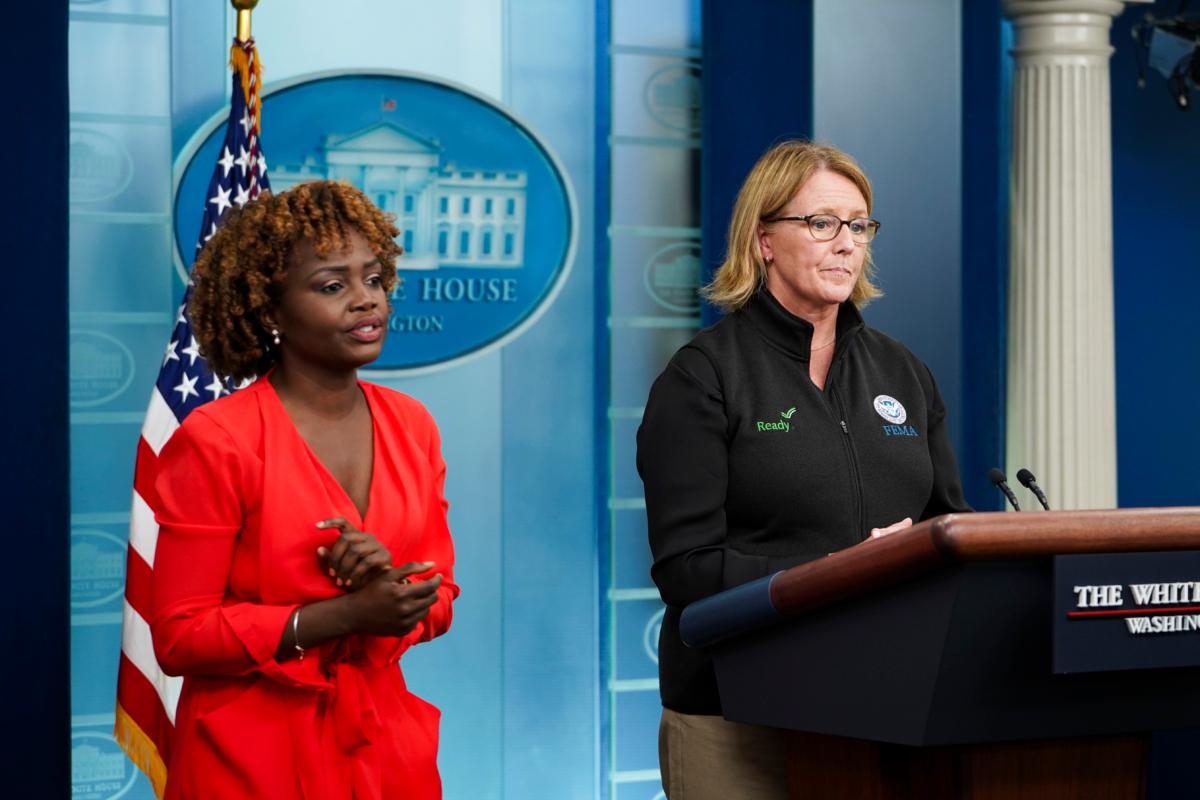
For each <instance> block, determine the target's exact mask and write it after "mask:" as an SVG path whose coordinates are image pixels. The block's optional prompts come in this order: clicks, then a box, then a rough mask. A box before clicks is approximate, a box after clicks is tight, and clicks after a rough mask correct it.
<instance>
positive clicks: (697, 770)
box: [658, 708, 788, 800]
mask: <svg viewBox="0 0 1200 800" xmlns="http://www.w3.org/2000/svg"><path fill="white" fill-rule="evenodd" d="M658 763H659V766H660V767H661V769H662V781H663V790H664V791H665V792H666V795H667V798H668V800H737V799H738V798H747V800H750V799H751V798H752V800H787V797H788V775H787V744H786V740H785V739H784V733H783V732H782V731H779V730H776V729H774V728H762V727H759V726H757V725H743V724H742V723H740V722H730V721H729V720H727V719H725V718H724V717H718V716H708V715H701V714H680V713H679V712H677V711H671V710H670V709H668V708H664V709H663V715H662V721H661V722H660V723H659V726H658Z"/></svg>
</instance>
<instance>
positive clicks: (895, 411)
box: [874, 394, 908, 425]
mask: <svg viewBox="0 0 1200 800" xmlns="http://www.w3.org/2000/svg"><path fill="white" fill-rule="evenodd" d="M874 404H875V413H876V414H878V415H879V416H881V417H883V420H884V422H890V423H892V424H893V425H903V424H904V421H905V420H906V419H908V412H907V411H905V410H904V406H903V405H901V404H900V401H899V400H897V399H896V398H894V397H889V396H888V395H886V394H881V395H879V396H878V397H876V398H875V402H874Z"/></svg>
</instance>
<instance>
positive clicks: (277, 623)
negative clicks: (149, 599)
mask: <svg viewBox="0 0 1200 800" xmlns="http://www.w3.org/2000/svg"><path fill="white" fill-rule="evenodd" d="M359 385H360V386H361V388H362V391H363V394H364V395H365V396H366V398H367V402H368V405H369V406H370V408H371V416H372V420H373V424H374V458H375V460H374V469H373V473H372V478H371V488H370V494H369V503H368V506H367V514H366V517H365V518H364V517H362V516H361V515H360V514H359V513H358V510H357V508H356V507H355V505H354V503H353V502H352V501H351V500H350V498H349V496H348V495H347V494H346V492H345V490H343V489H342V487H341V485H340V484H339V483H338V482H337V481H336V480H335V479H334V477H333V476H332V475H331V474H330V473H329V471H328V470H326V469H325V467H324V465H322V464H321V462H320V461H318V460H317V458H316V456H315V455H314V454H313V452H312V451H311V450H310V449H309V447H308V445H307V444H306V443H305V441H304V439H303V438H302V437H301V436H300V434H299V432H298V431H297V430H296V428H295V426H294V425H293V424H292V421H291V419H290V417H288V414H287V412H286V411H285V410H284V407H283V404H282V403H281V402H280V400H279V396H278V395H276V393H275V390H274V388H273V387H272V386H271V384H270V383H269V382H268V381H266V380H260V381H258V382H256V383H254V384H253V385H251V386H249V387H247V388H246V389H243V390H242V391H239V392H237V393H236V394H234V395H232V396H230V397H226V398H223V399H221V400H218V401H217V402H214V403H210V404H208V405H206V406H203V407H201V408H200V409H198V410H196V411H194V412H193V413H192V414H191V415H189V416H188V418H187V420H186V421H185V422H184V424H183V425H182V426H181V427H180V428H179V430H178V431H176V432H175V434H174V436H172V437H171V439H170V441H169V442H168V443H167V445H166V446H165V447H164V448H163V449H162V452H161V454H160V458H159V473H158V480H157V483H156V489H157V494H158V498H157V502H156V503H155V516H156V519H157V520H158V524H159V526H160V528H159V534H158V544H157V549H156V552H155V554H154V584H153V587H154V600H153V613H152V621H151V629H152V632H153V636H154V649H155V653H156V655H157V656H158V661H159V664H161V665H162V668H163V670H164V671H166V672H167V673H168V674H173V675H183V676H184V682H183V690H182V694H181V696H180V698H179V707H178V710H177V712H176V716H175V734H174V739H173V740H172V747H171V754H170V764H169V765H168V771H167V774H168V780H167V789H166V797H167V798H168V800H171V799H173V798H180V799H181V800H182V799H183V798H214V797H220V798H255V800H273V799H274V798H279V799H280V800H285V799H286V800H291V799H292V798H296V799H297V800H298V799H299V798H307V800H351V798H353V799H354V800H366V799H368V798H369V799H370V800H376V799H377V798H396V797H404V798H440V797H441V781H440V778H439V777H438V772H437V737H438V717H439V714H440V712H438V710H437V709H436V708H434V707H433V706H432V705H430V704H429V703H426V702H425V701H423V700H421V699H420V698H418V697H417V696H416V695H413V694H411V693H409V691H408V689H407V688H406V687H405V684H404V678H403V675H402V674H401V672H400V669H399V667H398V665H397V664H396V662H397V661H398V659H399V658H400V656H401V655H402V654H403V653H404V651H405V650H407V649H408V648H409V647H411V646H412V645H414V644H416V643H417V642H423V641H428V640H430V639H432V638H434V637H435V636H440V635H441V634H443V633H445V632H446V629H447V628H449V627H450V617H451V602H452V601H453V600H454V598H455V597H457V596H458V591H459V590H458V587H457V586H456V585H455V584H454V576H453V572H452V565H453V561H454V551H453V546H452V544H451V541H450V533H449V530H448V528H447V525H446V500H445V497H444V495H443V491H442V487H443V483H444V479H445V473H446V467H445V464H444V462H443V461H442V455H441V443H440V439H439V437H438V432H437V427H436V425H435V424H434V421H433V418H432V417H431V416H430V415H429V412H428V411H426V410H425V408H424V407H423V406H422V405H421V404H420V403H418V402H417V401H415V400H413V399H412V398H410V397H407V396H406V395H403V394H400V393H398V392H394V391H391V390H389V389H384V388H382V387H379V386H374V385H372V384H369V383H360V384H359ZM335 516H342V517H345V518H346V519H347V520H349V521H350V522H352V523H353V524H354V525H355V526H356V527H357V528H359V529H360V530H363V531H367V532H369V533H371V534H373V535H374V536H375V537H376V538H378V539H379V541H380V542H382V543H383V544H384V545H385V546H386V547H387V548H388V549H389V550H390V551H391V554H392V563H394V564H396V565H400V564H404V563H407V562H409V561H433V562H435V563H436V567H435V568H434V570H433V571H431V572H429V573H427V574H426V575H422V576H420V577H422V578H424V577H431V576H432V575H433V574H434V572H440V573H441V574H442V575H443V576H444V578H443V583H442V585H441V586H440V587H439V588H438V599H437V602H436V603H435V604H434V605H433V606H432V607H431V608H430V609H429V615H428V616H427V617H425V619H424V620H423V621H422V622H421V624H420V625H418V626H417V627H416V629H414V630H413V631H412V632H411V633H409V634H408V635H407V636H404V637H403V638H394V637H381V636H367V635H354V636H348V637H346V638H344V639H340V640H333V641H330V642H326V643H325V644H323V645H320V646H315V647H312V648H309V649H308V650H306V655H305V657H304V659H303V660H301V659H295V658H293V659H288V660H285V661H283V662H278V661H276V660H275V651H276V649H277V647H278V646H279V641H280V638H281V637H282V636H283V635H284V628H285V626H286V625H287V623H288V620H289V617H290V616H291V613H292V611H293V610H294V609H295V608H296V607H297V606H299V605H303V604H306V603H311V602H314V601H317V600H323V599H326V598H330V597H334V596H336V595H338V594H340V593H341V592H342V590H341V589H339V588H338V587H337V586H335V584H334V583H333V581H332V579H331V578H330V577H329V575H328V572H326V571H324V569H323V567H322V564H321V563H320V561H319V560H318V557H317V547H319V546H321V545H324V546H326V547H328V546H331V545H332V544H333V542H334V541H336V539H337V537H338V534H339V532H338V531H337V530H319V529H318V528H317V527H316V523H317V522H318V521H319V520H323V519H327V518H329V517H335ZM301 626H303V617H301ZM289 635H290V634H289Z"/></svg>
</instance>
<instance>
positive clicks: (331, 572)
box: [329, 569, 337, 578]
mask: <svg viewBox="0 0 1200 800" xmlns="http://www.w3.org/2000/svg"><path fill="white" fill-rule="evenodd" d="M335 575H337V573H336V572H334V571H333V570H332V569H331V570H329V577H331V578H332V577H334V576H335Z"/></svg>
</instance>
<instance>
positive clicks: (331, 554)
mask: <svg viewBox="0 0 1200 800" xmlns="http://www.w3.org/2000/svg"><path fill="white" fill-rule="evenodd" d="M317 527H318V528H337V529H339V530H340V531H341V532H342V535H341V536H339V537H338V538H337V541H336V542H334V543H333V546H332V547H318V548H317V555H318V556H320V557H321V559H322V560H323V561H324V562H325V566H326V567H327V568H328V570H329V577H331V578H333V580H334V582H335V583H336V584H337V585H338V586H341V587H342V588H343V589H345V590H346V591H348V592H353V591H355V590H357V589H361V588H362V587H363V586H366V585H367V584H368V583H370V582H371V581H372V580H374V579H375V578H377V577H379V576H380V575H383V574H384V573H385V572H387V571H388V570H389V569H391V568H392V554H391V552H389V551H388V549H387V548H386V547H384V546H383V545H382V544H380V542H379V540H378V539H376V538H375V537H374V536H372V535H371V534H369V533H365V532H363V531H360V530H358V529H357V528H355V527H354V526H353V525H352V524H350V523H349V522H347V521H346V520H345V519H344V518H342V517H333V518H331V519H323V520H321V521H320V522H318V523H317Z"/></svg>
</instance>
